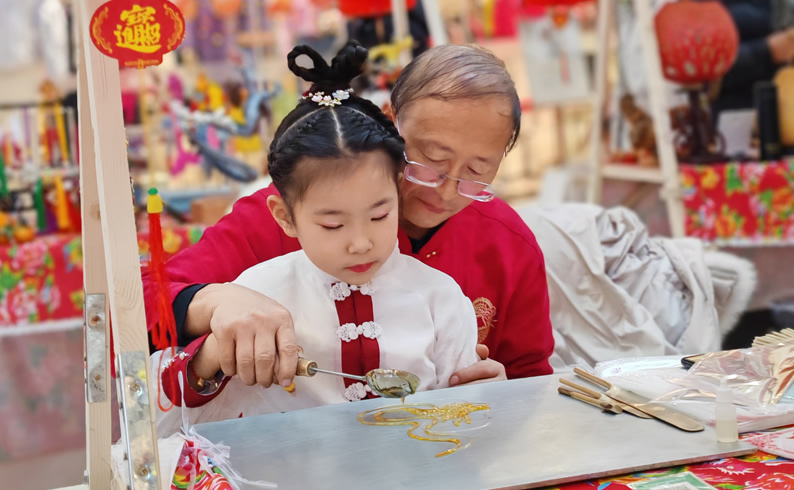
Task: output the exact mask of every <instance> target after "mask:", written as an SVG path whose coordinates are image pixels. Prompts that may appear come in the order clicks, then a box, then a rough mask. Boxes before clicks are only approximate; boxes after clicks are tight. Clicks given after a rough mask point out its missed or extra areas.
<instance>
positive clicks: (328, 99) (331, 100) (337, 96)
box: [301, 88, 353, 107]
mask: <svg viewBox="0 0 794 490" xmlns="http://www.w3.org/2000/svg"><path fill="white" fill-rule="evenodd" d="M352 91H353V89H352V88H349V89H346V90H336V91H334V92H333V93H332V94H331V95H325V92H314V93H309V94H306V95H304V96H303V97H301V99H302V100H306V99H311V101H312V102H316V103H317V104H318V105H323V106H326V107H333V106H336V105H341V104H342V101H343V100H347V99H349V98H350V92H352Z"/></svg>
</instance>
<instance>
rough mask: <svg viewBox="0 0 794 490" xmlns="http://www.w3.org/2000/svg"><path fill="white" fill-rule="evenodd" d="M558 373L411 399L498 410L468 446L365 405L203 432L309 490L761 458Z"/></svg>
mask: <svg viewBox="0 0 794 490" xmlns="http://www.w3.org/2000/svg"><path fill="white" fill-rule="evenodd" d="M558 379H559V376H544V377H540V378H529V379H520V380H513V381H505V382H500V383H488V384H480V385H474V386H464V387H459V388H451V389H447V390H437V391H432V392H425V393H420V394H418V395H415V396H413V397H410V398H409V401H410V402H430V403H433V402H435V401H438V402H439V403H445V402H448V401H450V400H466V401H469V402H485V403H488V404H490V406H491V413H490V424H489V425H487V426H486V427H483V428H481V429H478V430H475V431H472V432H470V433H468V435H469V436H471V437H472V439H473V442H472V445H471V447H469V448H468V449H465V450H463V451H459V452H458V453H455V454H452V455H450V456H446V457H443V458H436V457H435V454H436V453H437V452H439V451H441V450H444V449H447V448H448V447H449V445H446V444H443V443H431V442H424V441H416V440H413V439H411V438H409V437H408V436H407V435H406V430H407V428H406V427H371V426H364V425H361V424H360V423H359V422H358V420H357V416H358V414H359V413H360V412H363V411H365V410H369V409H372V408H376V407H379V406H386V405H393V404H394V401H393V400H366V401H362V402H356V403H348V404H341V405H332V406H326V407H319V408H313V409H309V410H299V411H294V412H287V413H280V414H271V415H263V416H259V417H248V418H243V419H236V420H229V421H224V422H215V423H211V424H202V425H198V426H196V428H197V430H198V432H199V433H200V434H201V435H203V436H205V437H207V438H208V439H210V440H211V441H213V442H216V443H220V442H222V443H224V444H227V445H229V446H230V447H231V461H232V464H233V466H234V468H235V469H236V470H237V471H239V472H240V474H241V475H242V476H243V477H245V478H247V479H249V480H264V481H271V482H275V483H277V484H278V486H279V488H280V489H292V488H294V489H305V488H345V489H359V488H360V489H370V488H378V487H381V488H387V487H391V488H395V487H399V488H455V489H479V488H535V487H541V486H549V485H559V484H562V483H566V482H572V481H578V480H584V479H588V478H597V477H605V476H611V475H620V474H624V473H631V472H635V471H641V470H646V469H651V468H661V467H667V466H673V465H678V464H689V463H695V462H700V461H709V460H713V459H719V458H722V457H728V456H738V455H742V454H749V453H751V452H753V451H755V448H754V447H753V446H751V445H750V444H747V443H743V442H737V443H732V444H722V443H718V442H717V438H716V435H715V433H714V431H713V429H711V428H708V427H707V428H706V430H705V431H703V432H697V433H687V432H683V431H680V430H678V429H675V428H673V427H670V426H669V425H667V424H665V423H663V422H661V421H658V420H655V419H639V418H637V417H633V416H631V415H628V414H621V415H610V414H605V413H602V412H601V411H599V410H598V409H596V408H594V407H591V406H589V405H586V404H584V403H581V402H579V401H576V400H573V399H570V398H568V397H565V396H562V395H559V394H557V386H558V385H559V382H558Z"/></svg>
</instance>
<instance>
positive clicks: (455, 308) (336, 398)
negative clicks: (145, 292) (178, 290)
mask: <svg viewBox="0 0 794 490" xmlns="http://www.w3.org/2000/svg"><path fill="white" fill-rule="evenodd" d="M234 283H235V284H239V285H242V286H245V287H248V288H250V289H253V290H254V291H258V292H260V293H262V294H264V295H265V296H268V297H270V298H272V299H274V300H275V301H277V302H279V303H281V304H282V305H283V306H284V307H285V308H287V310H289V311H290V313H291V314H292V319H293V322H294V326H295V334H296V336H297V339H298V343H299V345H300V346H301V347H302V348H303V356H304V357H305V358H307V359H311V360H313V361H316V362H317V364H318V367H320V368H323V369H330V370H333V371H342V344H343V343H344V342H346V341H349V340H354V339H355V338H357V337H358V336H364V337H368V338H370V339H376V340H377V343H378V348H379V351H380V365H379V367H381V368H389V369H401V370H405V371H409V372H411V373H414V374H416V375H417V376H418V377H419V378H420V379H421V384H420V386H419V390H420V391H421V390H431V389H439V388H445V387H447V386H449V378H450V376H451V375H452V374H453V373H454V372H455V371H457V370H459V369H461V368H464V367H468V366H470V365H472V364H474V363H475V362H477V361H478V360H479V357H478V356H477V353H476V350H475V347H476V344H477V320H476V317H475V313H474V308H473V306H472V303H471V301H470V300H469V299H468V298H466V296H464V294H463V292H462V291H461V289H460V287H459V286H458V284H457V283H456V282H455V281H454V280H453V279H452V278H451V277H449V276H448V275H446V274H444V273H442V272H439V271H437V270H435V269H433V268H431V267H429V266H427V265H425V264H423V263H421V262H419V261H418V260H416V259H414V258H412V257H409V256H406V255H402V254H401V253H400V252H399V250H398V249H397V248H395V251H394V252H393V253H392V255H391V256H390V257H389V259H388V260H387V261H386V262H385V263H384V264H383V266H382V267H381V268H380V270H378V272H377V273H376V274H375V276H374V277H373V279H372V281H371V282H370V283H367V284H366V285H363V286H361V287H355V286H348V285H347V284H345V283H342V282H340V281H338V280H337V279H336V278H334V277H332V276H330V275H328V274H326V273H324V272H323V271H321V270H320V269H318V268H317V267H316V266H315V265H314V264H313V263H312V262H311V261H310V260H309V258H308V257H307V256H306V254H305V253H304V252H303V251H297V252H293V253H290V254H287V255H283V256H281V257H277V258H274V259H271V260H268V261H267V262H263V263H261V264H259V265H256V266H254V267H251V268H250V269H248V270H246V271H245V272H243V273H242V274H241V275H240V277H238V278H237V280H235V281H234ZM353 291H358V292H359V293H361V294H364V295H367V296H370V297H371V300H372V313H373V317H374V318H373V319H372V321H371V322H365V323H364V324H362V325H354V324H346V325H340V320H339V316H338V314H337V309H336V307H337V305H336V304H335V302H336V301H345V300H349V298H348V297H349V296H350V295H351V294H352V293H353ZM351 299H352V298H351ZM351 338H352V339H351ZM158 356H159V354H155V357H156V358H157V360H159V357H158ZM295 387H296V389H295V391H294V393H292V394H290V393H288V392H286V391H285V390H283V389H282V388H281V387H279V386H277V385H274V386H273V387H271V388H268V389H265V388H263V387H261V386H245V385H244V384H243V383H242V381H240V379H239V378H237V377H235V378H233V379H232V380H231V381H229V383H228V384H227V385H226V387H225V389H224V390H223V392H222V393H220V394H219V395H218V396H217V397H215V398H214V399H213V400H211V401H209V402H208V403H207V404H205V405H203V406H201V407H196V408H187V409H185V410H186V411H187V415H188V416H189V420H190V423H191V424H195V423H202V422H211V421H217V420H226V419H230V418H237V417H240V416H241V415H242V416H249V415H259V414H265V413H271V412H283V411H288V410H296V409H302V408H310V407H316V406H319V405H327V404H331V403H347V402H349V401H354V400H357V399H359V398H363V397H365V396H367V393H366V392H365V391H364V386H363V385H361V384H358V383H356V384H354V385H352V386H350V387H348V388H345V383H344V380H343V379H342V378H339V377H336V376H331V375H326V374H317V375H315V376H314V377H312V378H307V377H296V378H295ZM158 418H159V419H160V420H159V423H158V425H159V430H160V431H166V432H168V433H169V434H170V433H171V432H172V431H175V430H176V429H177V428H178V427H179V425H180V424H181V423H182V418H181V414H180V408H179V407H174V408H173V409H172V410H170V411H169V412H167V413H165V414H162V413H161V414H160V416H159V417H158ZM160 435H161V436H165V435H168V434H166V433H164V432H160Z"/></svg>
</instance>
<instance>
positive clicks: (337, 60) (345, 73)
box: [287, 40, 369, 92]
mask: <svg viewBox="0 0 794 490" xmlns="http://www.w3.org/2000/svg"><path fill="white" fill-rule="evenodd" d="M302 55H306V56H308V57H309V58H311V60H312V63H314V67H313V68H304V67H302V66H298V64H297V59H298V58H299V57H300V56H302ZM368 55H369V53H368V52H367V49H366V48H365V47H363V46H362V45H361V44H359V43H358V41H355V40H351V41H348V42H347V44H345V46H344V47H343V48H342V49H341V50H339V53H337V55H336V57H334V59H333V60H332V61H331V66H328V63H327V62H326V61H325V59H324V58H323V57H322V56H321V55H320V53H318V52H317V51H315V50H314V49H312V48H310V47H309V46H306V45H303V46H296V47H295V48H293V50H292V51H290V53H289V55H287V66H289V69H290V71H291V72H292V73H294V74H295V75H296V76H298V77H300V78H302V79H304V80H306V81H307V82H309V83H311V84H312V86H311V89H310V92H318V91H323V92H333V91H334V90H345V89H348V88H350V82H351V81H352V80H353V79H354V78H356V77H357V76H359V75H361V73H363V71H364V64H365V63H366V62H367V57H368Z"/></svg>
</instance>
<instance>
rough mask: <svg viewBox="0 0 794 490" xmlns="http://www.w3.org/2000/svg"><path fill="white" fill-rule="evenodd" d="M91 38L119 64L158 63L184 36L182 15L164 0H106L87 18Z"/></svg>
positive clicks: (100, 49) (145, 65)
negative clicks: (88, 19) (107, 0)
mask: <svg viewBox="0 0 794 490" xmlns="http://www.w3.org/2000/svg"><path fill="white" fill-rule="evenodd" d="M90 28H91V40H92V41H94V45H95V46H96V47H97V49H99V51H101V52H102V54H104V55H106V56H109V57H111V58H115V59H117V60H119V66H120V67H137V68H145V67H147V66H153V65H159V64H160V63H162V62H163V55H164V54H166V53H168V52H171V51H173V50H174V49H176V47H177V46H179V44H180V43H181V42H182V40H183V39H184V38H185V18H184V17H183V16H182V12H180V11H179V9H178V8H177V6H176V5H174V4H173V3H171V2H169V1H168V0H110V1H109V2H107V3H105V4H103V5H102V6H101V7H99V8H98V9H97V11H96V12H94V15H93V17H91V24H90Z"/></svg>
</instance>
